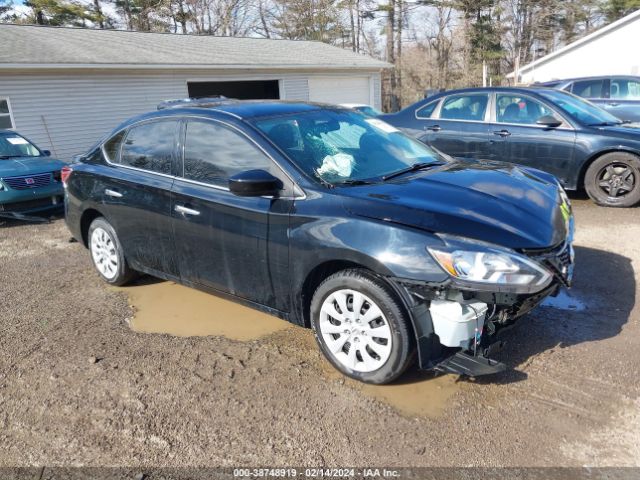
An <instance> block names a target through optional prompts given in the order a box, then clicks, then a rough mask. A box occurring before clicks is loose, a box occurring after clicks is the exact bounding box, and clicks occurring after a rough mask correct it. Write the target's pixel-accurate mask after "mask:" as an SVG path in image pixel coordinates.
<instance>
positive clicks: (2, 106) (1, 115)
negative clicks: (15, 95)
mask: <svg viewBox="0 0 640 480" xmlns="http://www.w3.org/2000/svg"><path fill="white" fill-rule="evenodd" d="M15 127H16V125H15V123H13V114H12V113H11V104H10V103H9V99H8V98H2V97H0V128H15Z"/></svg>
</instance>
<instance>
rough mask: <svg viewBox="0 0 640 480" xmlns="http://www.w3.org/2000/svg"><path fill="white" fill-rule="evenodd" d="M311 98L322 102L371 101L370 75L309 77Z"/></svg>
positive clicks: (364, 102) (368, 102)
mask: <svg viewBox="0 0 640 480" xmlns="http://www.w3.org/2000/svg"><path fill="white" fill-rule="evenodd" d="M309 100H311V101H312V102H322V103H335V104H340V103H363V104H365V105H368V104H370V103H371V78H370V77H369V76H354V75H352V76H347V75H341V76H337V75H336V76H312V77H309Z"/></svg>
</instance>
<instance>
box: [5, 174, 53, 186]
mask: <svg viewBox="0 0 640 480" xmlns="http://www.w3.org/2000/svg"><path fill="white" fill-rule="evenodd" d="M51 179H52V177H51V172H49V173H39V174H37V175H24V176H22V177H5V178H3V179H2V183H4V184H5V185H7V186H8V187H9V188H12V189H14V190H27V189H29V188H38V187H46V186H47V185H49V184H50V183H51Z"/></svg>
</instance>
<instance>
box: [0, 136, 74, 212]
mask: <svg viewBox="0 0 640 480" xmlns="http://www.w3.org/2000/svg"><path fill="white" fill-rule="evenodd" d="M64 165H65V164H64V163H63V162H61V161H60V160H55V159H52V158H51V157H50V156H49V152H48V151H44V150H40V149H39V148H38V147H36V146H35V145H34V144H33V143H31V142H30V141H29V140H27V139H26V138H25V137H23V136H22V135H19V134H17V133H16V132H13V131H10V130H0V214H5V215H12V216H20V215H25V214H32V213H39V212H44V211H52V210H55V209H61V208H62V206H63V205H64V189H63V186H62V181H61V170H62V167H64Z"/></svg>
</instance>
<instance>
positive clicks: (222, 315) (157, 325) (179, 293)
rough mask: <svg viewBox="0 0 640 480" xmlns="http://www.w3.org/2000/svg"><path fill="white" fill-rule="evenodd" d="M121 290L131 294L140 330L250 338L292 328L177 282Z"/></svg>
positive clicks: (135, 326) (136, 327)
mask: <svg viewBox="0 0 640 480" xmlns="http://www.w3.org/2000/svg"><path fill="white" fill-rule="evenodd" d="M118 290H119V291H122V292H125V293H126V294H127V295H128V296H129V304H130V305H131V306H132V307H133V309H134V312H135V314H134V317H133V319H132V320H131V321H130V326H131V328H132V329H133V330H135V331H136V332H144V333H166V334H169V335H175V336H179V337H194V336H198V337H203V336H224V337H227V338H231V339H233V340H243V341H246V340H253V339H256V338H260V337H264V336H265V335H269V334H272V333H274V332H277V331H279V330H284V329H285V328H288V327H290V324H289V323H288V322H285V321H284V320H280V319H279V318H276V317H273V316H271V315H267V314H264V313H261V312H259V311H257V310H254V309H252V308H248V307H244V306H242V305H238V304H237V303H234V302H231V301H229V300H224V299H222V298H220V297H216V296H215V295H210V294H208V293H204V292H201V291H199V290H196V289H193V288H188V287H184V286H182V285H177V284H175V283H173V282H163V281H157V282H148V283H144V282H143V283H138V284H133V285H130V286H127V287H124V288H119V289H118Z"/></svg>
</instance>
